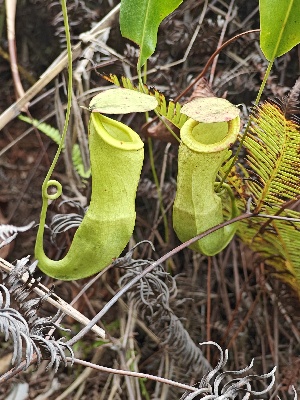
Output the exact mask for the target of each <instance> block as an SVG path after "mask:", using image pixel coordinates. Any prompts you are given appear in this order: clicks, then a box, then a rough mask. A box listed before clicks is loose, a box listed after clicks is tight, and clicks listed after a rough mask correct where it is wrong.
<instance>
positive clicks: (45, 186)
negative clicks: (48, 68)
mask: <svg viewBox="0 0 300 400" xmlns="http://www.w3.org/2000/svg"><path fill="white" fill-rule="evenodd" d="M60 2H61V8H62V13H63V19H64V26H65V34H66V41H67V55H68V89H67V110H66V118H65V123H64V128H63V132H62V135H61V140H60V143H59V146H58V149H57V151H56V153H55V156H54V158H53V161H52V163H51V165H50V168H49V170H48V172H47V175H46V177H45V179H44V182H43V185H42V210H41V215H40V224H39V229H38V232H37V237H36V244H35V248H36V249H38V248H39V247H40V246H43V237H44V229H45V223H46V215H47V209H48V200H49V199H57V198H58V197H59V196H60V195H61V192H62V186H61V184H60V183H59V182H58V181H56V180H50V178H51V175H52V173H53V171H54V168H55V166H56V164H57V161H58V158H59V156H60V154H61V151H62V148H63V144H64V142H65V138H66V135H67V131H68V126H69V120H70V115H71V107H72V86H73V79H72V75H73V71H72V48H71V36H70V29H69V20H68V12H67V3H66V0H61V1H60ZM49 186H55V187H56V193H55V194H52V195H51V194H48V188H49Z"/></svg>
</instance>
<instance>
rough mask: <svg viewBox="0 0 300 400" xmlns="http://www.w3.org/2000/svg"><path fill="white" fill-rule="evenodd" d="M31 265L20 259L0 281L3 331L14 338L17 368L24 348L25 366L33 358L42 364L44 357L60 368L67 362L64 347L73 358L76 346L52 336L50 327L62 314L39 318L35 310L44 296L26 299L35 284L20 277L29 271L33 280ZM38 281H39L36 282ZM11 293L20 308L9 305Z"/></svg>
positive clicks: (51, 364) (56, 367)
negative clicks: (72, 347)
mask: <svg viewBox="0 0 300 400" xmlns="http://www.w3.org/2000/svg"><path fill="white" fill-rule="evenodd" d="M31 267H32V266H29V265H28V257H26V258H24V259H22V260H20V261H18V262H17V265H16V266H15V268H14V269H13V271H12V272H11V273H10V274H9V275H6V274H4V273H3V275H4V278H3V280H4V284H1V285H0V332H2V333H3V334H4V339H5V341H7V340H9V339H10V340H12V341H13V356H12V360H11V363H12V365H14V366H15V367H16V368H17V367H18V366H19V365H20V364H21V362H22V359H23V353H24V352H25V365H24V369H26V368H28V367H29V365H30V364H31V362H32V361H33V360H34V354H36V362H37V364H39V363H40V362H41V360H42V359H43V358H46V359H48V358H49V359H50V361H49V364H48V368H54V370H55V371H57V369H58V367H59V365H60V364H61V362H64V365H65V366H67V359H66V355H65V350H68V351H69V353H70V354H71V358H74V354H73V350H72V349H71V347H70V346H68V345H67V344H65V343H63V342H62V340H61V339H60V340H55V339H54V337H52V336H49V331H50V330H51V329H52V328H53V327H55V328H60V329H62V328H61V327H59V326H57V325H56V321H57V320H58V317H59V315H58V314H56V315H55V316H54V317H49V318H39V317H38V316H37V315H36V310H37V308H38V307H39V306H40V304H41V302H42V301H43V299H42V298H37V299H30V300H26V298H27V296H28V295H29V294H30V293H31V292H32V290H33V285H32V287H31V288H28V286H27V285H26V283H27V282H25V283H24V282H23V281H22V280H21V279H20V277H21V276H24V273H25V272H27V275H28V281H30V282H31V269H32V268H31ZM37 283H38V281H36V284H37ZM11 295H13V297H14V298H15V300H16V301H17V303H18V304H19V310H15V309H13V308H12V307H11V306H10V299H11Z"/></svg>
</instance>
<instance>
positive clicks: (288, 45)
mask: <svg viewBox="0 0 300 400" xmlns="http://www.w3.org/2000/svg"><path fill="white" fill-rule="evenodd" d="M259 11H260V28H261V34H260V47H261V49H262V51H263V53H264V55H265V57H266V58H267V60H269V61H273V60H274V59H275V58H276V57H279V56H282V55H283V54H285V53H287V52H288V51H289V50H291V49H292V48H293V47H294V46H296V45H297V44H298V43H300V1H299V0H260V1H259Z"/></svg>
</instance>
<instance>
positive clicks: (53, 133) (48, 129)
mask: <svg viewBox="0 0 300 400" xmlns="http://www.w3.org/2000/svg"><path fill="white" fill-rule="evenodd" d="M19 119H20V120H21V121H24V122H27V123H28V124H30V125H32V126H34V127H36V128H37V129H38V130H39V131H41V132H43V133H44V134H45V135H47V136H48V137H49V138H50V139H52V140H53V142H55V143H56V144H57V145H58V146H59V143H60V140H61V136H60V133H59V130H58V129H55V128H53V126H51V125H48V124H46V123H45V122H40V121H39V120H37V119H31V118H29V117H26V116H25V115H19Z"/></svg>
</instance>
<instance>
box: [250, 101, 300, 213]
mask: <svg viewBox="0 0 300 400" xmlns="http://www.w3.org/2000/svg"><path fill="white" fill-rule="evenodd" d="M252 121H253V123H252V124H251V127H250V133H249V135H248V136H247V138H246V140H245V147H246V149H247V150H248V155H247V161H248V164H249V166H250V168H251V169H252V171H254V173H255V174H256V177H257V179H256V180H248V181H247V186H248V189H249V191H250V193H251V195H252V197H253V200H254V202H255V203H256V211H257V212H260V211H261V210H265V209H266V208H268V207H272V206H276V205H280V204H282V203H284V202H285V201H286V200H289V199H293V198H295V197H296V196H298V195H299V194H300V157H299V149H300V127H299V125H298V124H297V123H296V122H295V121H294V120H293V119H287V118H286V117H285V115H284V111H283V106H282V105H280V103H279V102H275V101H272V100H268V101H266V102H264V103H263V104H262V105H261V106H259V107H257V108H256V110H255V112H254V115H253V116H252Z"/></svg>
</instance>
